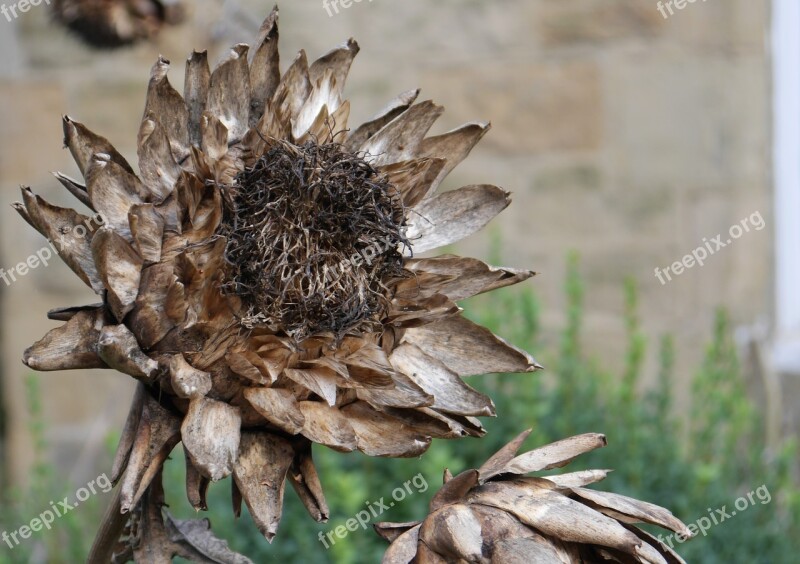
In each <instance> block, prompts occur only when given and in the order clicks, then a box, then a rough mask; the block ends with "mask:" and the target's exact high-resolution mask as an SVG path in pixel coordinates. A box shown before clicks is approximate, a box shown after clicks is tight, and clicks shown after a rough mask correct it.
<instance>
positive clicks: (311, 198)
mask: <svg viewBox="0 0 800 564" xmlns="http://www.w3.org/2000/svg"><path fill="white" fill-rule="evenodd" d="M358 50H359V48H358V45H357V44H356V42H355V41H353V40H350V41H348V42H347V43H345V44H344V45H342V46H340V47H338V48H336V49H334V50H333V51H331V52H330V53H328V54H326V55H324V56H323V57H321V58H320V59H318V60H317V61H316V62H314V63H313V64H311V65H309V64H308V61H307V58H306V55H305V53H304V52H302V51H301V52H300V54H299V55H298V56H297V57H296V58H295V59H294V61H293V62H292V63H291V65H290V66H289V68H288V69H287V70H286V71H285V72H283V73H282V74H281V72H280V70H279V63H278V13H277V8H276V9H275V11H273V12H272V13H271V14H270V15H269V16H268V17H267V19H266V21H265V22H264V24H263V26H262V29H261V32H260V35H259V37H258V39H257V41H256V43H255V45H254V47H253V49H252V50H251V49H250V48H249V47H248V46H247V45H243V44H242V45H236V46H235V47H234V48H233V49H232V51H231V52H230V53H229V54H228V56H227V57H226V58H225V59H224V60H223V61H222V62H221V63H220V64H219V65H218V66H217V67H216V68H215V69H214V71H213V72H212V71H211V70H210V68H209V65H208V61H207V56H206V53H204V52H203V53H198V52H195V53H193V54H192V55H191V56H190V57H189V59H188V61H187V64H186V79H185V91H184V95H183V96H181V95H180V94H179V93H178V92H176V91H175V89H174V88H173V87H172V86H171V84H170V82H169V79H168V78H167V71H168V69H169V61H167V60H166V59H163V58H160V59H159V60H158V61H157V63H156V64H155V66H154V67H153V71H152V75H151V78H150V83H149V87H148V91H147V97H146V102H145V109H144V116H143V119H142V123H141V129H140V132H139V137H138V157H139V163H138V168H139V174H138V175H137V174H135V172H134V170H133V167H131V166H130V164H129V163H128V162H127V161H126V160H125V158H123V156H122V155H121V154H120V153H119V152H118V151H116V149H114V147H113V146H112V145H111V143H110V142H109V141H108V140H107V139H105V138H104V137H101V136H99V135H97V134H95V133H93V132H91V131H90V130H89V129H88V128H86V127H85V126H84V125H82V124H81V123H78V122H77V121H74V120H72V119H71V118H69V117H65V118H64V135H65V145H66V146H67V147H68V148H69V150H70V152H71V153H72V155H73V157H74V158H75V161H76V163H77V165H78V168H79V169H80V171H81V173H82V174H83V177H84V181H78V180H74V179H71V178H69V177H68V176H66V175H63V174H61V173H57V174H56V177H57V179H58V180H59V181H60V182H61V184H63V185H64V187H66V188H67V189H68V190H69V191H70V192H71V193H72V194H73V195H75V196H76V197H77V198H78V199H79V200H80V201H81V202H82V203H83V204H84V205H86V206H87V207H88V208H90V209H91V210H92V211H93V212H96V213H97V214H98V215H97V217H96V218H94V219H90V218H89V217H87V216H85V215H83V214H80V213H78V212H76V211H74V210H71V209H65V208H60V207H56V206H53V205H51V204H49V203H47V202H46V201H44V200H43V199H42V198H40V197H38V196H36V195H34V194H33V192H31V190H30V189H27V188H25V189H23V192H22V196H23V203H20V204H16V209H17V210H18V211H19V213H20V214H21V215H22V216H23V217H24V218H25V219H26V220H27V221H28V222H29V223H30V224H31V225H32V226H33V227H35V228H36V229H37V230H39V231H40V232H41V233H42V234H43V235H44V236H45V237H47V238H48V239H51V240H53V241H56V242H57V245H56V246H57V249H58V251H59V254H60V256H61V257H62V258H63V259H64V261H65V262H66V263H67V264H68V265H69V266H70V268H71V269H72V270H73V271H74V272H75V273H76V274H77V275H78V276H79V277H80V278H81V280H83V281H84V282H85V283H86V284H87V285H88V286H89V287H90V288H92V289H93V290H94V291H95V292H96V293H97V294H99V295H100V296H101V297H102V303H99V304H95V305H89V306H81V307H74V308H66V309H60V310H56V311H52V312H50V317H51V318H52V319H56V320H61V321H64V322H65V324H64V325H62V326H61V327H58V328H56V329H53V330H52V331H51V332H49V333H48V334H47V335H46V336H45V337H44V338H43V339H42V340H41V341H39V342H37V343H36V344H34V345H33V346H32V347H30V348H29V349H28V350H27V351H26V352H25V355H24V362H25V363H26V364H27V365H28V366H30V367H31V368H34V369H37V370H62V369H87V368H104V367H107V368H113V369H116V370H118V371H120V372H122V373H125V374H128V375H130V376H132V377H133V378H135V379H137V380H138V381H139V382H140V385H139V388H138V391H137V394H136V398H135V400H134V402H133V406H132V408H131V411H130V415H129V418H128V422H127V424H126V426H125V430H124V432H123V436H122V440H121V442H120V445H119V448H118V451H117V456H116V459H115V463H114V468H113V471H112V474H113V480H114V481H115V482H116V481H118V480H119V481H120V482H121V486H120V496H121V500H120V508H121V510H122V511H123V512H127V511H130V510H132V509H134V508H135V507H136V506H137V504H138V503H139V501H140V500H141V499H142V498H143V495H144V494H145V492H146V491H147V488H148V486H149V485H150V484H151V482H152V481H153V479H154V477H155V476H156V475H157V474H158V472H159V469H160V468H161V465H162V464H163V462H164V460H165V459H166V458H167V456H168V454H169V453H170V451H171V450H172V449H173V448H174V447H175V445H177V443H178V442H182V443H183V448H184V450H185V452H186V460H187V464H188V468H187V484H186V486H187V494H188V497H189V499H190V501H191V503H192V504H193V505H194V506H195V507H196V508H198V509H202V508H205V506H206V501H205V492H206V488H207V486H208V483H209V481H212V480H219V479H222V478H225V477H226V476H229V475H232V476H233V479H234V480H233V482H234V488H233V500H234V506H235V507H236V508H237V509H236V511H237V513H238V511H239V509H238V508H239V507H241V502H242V500H244V501H245V502H246V503H247V505H248V507H249V508H250V513H251V514H252V515H253V517H254V519H255V522H256V523H257V525H258V527H259V529H260V530H261V532H262V533H263V534H264V535H265V536H266V537H267V538H268V539H271V538H272V537H273V535H274V534H275V532H276V530H277V527H278V522H279V520H280V514H281V505H282V499H283V490H284V480H285V479H288V480H289V481H290V482H291V483H292V485H293V486H294V488H295V490H296V491H297V493H298V495H299V496H300V497H301V499H302V500H303V502H304V503H305V505H306V507H307V508H308V510H309V512H310V513H311V515H312V516H313V517H314V518H315V519H317V520H324V519H326V518H327V515H328V509H327V506H326V504H325V500H324V497H323V495H322V488H321V485H320V480H319V478H318V476H317V473H316V470H315V469H314V465H313V462H312V459H311V444H312V443H319V444H322V445H326V446H328V447H331V448H333V449H336V450H339V451H344V452H348V451H353V450H356V449H358V450H360V451H363V452H365V453H366V454H368V455H373V456H388V457H413V456H418V455H419V454H421V453H422V452H424V451H425V450H426V449H427V448H428V446H429V445H430V442H431V439H432V438H456V437H464V436H481V435H483V434H484V430H483V428H482V426H481V424H480V422H479V421H478V420H477V419H476V418H475V417H476V416H482V415H486V416H491V415H494V405H493V404H492V401H491V400H490V399H489V398H488V397H486V396H485V395H483V394H481V393H479V392H477V391H476V390H474V389H473V388H471V387H470V386H468V385H467V384H466V383H465V382H464V381H463V380H462V377H465V376H471V375H477V374H484V373H488V372H531V371H533V370H535V369H537V368H539V366H538V365H537V364H536V362H535V361H534V360H533V358H531V356H530V355H528V354H527V353H525V352H523V351H521V350H519V349H517V348H515V347H513V346H511V345H509V344H507V343H506V342H505V341H503V340H502V339H500V338H499V337H497V336H495V335H493V334H492V333H491V332H490V331H488V330H486V329H484V328H483V327H480V326H478V325H476V324H474V323H472V322H471V321H469V320H467V319H466V318H464V317H462V315H461V310H460V308H459V307H458V306H457V305H456V302H457V301H459V300H462V299H464V298H468V297H470V296H473V295H476V294H479V293H482V292H487V291H490V290H493V289H496V288H500V287H503V286H508V285H510V284H515V283H517V282H520V281H522V280H525V279H527V278H529V277H530V276H532V275H533V273H532V272H530V271H525V270H514V269H507V268H495V267H492V266H489V265H486V264H484V263H483V262H481V261H478V260H475V259H467V258H461V257H457V256H451V255H446V256H439V257H435V258H412V256H411V253H412V252H415V253H419V252H424V251H428V250H431V249H435V248H438V247H441V246H443V245H448V244H450V243H453V242H455V241H458V240H460V239H462V238H464V237H466V236H468V235H470V234H472V233H474V232H476V231H478V230H479V229H481V228H482V227H483V226H484V225H485V224H486V223H487V222H488V221H489V220H491V219H492V218H493V217H494V216H495V215H497V214H498V213H499V212H500V211H502V210H503V209H504V208H505V207H506V206H507V205H508V204H509V198H508V196H509V195H508V193H507V192H505V191H504V190H502V189H500V188H497V187H495V186H489V185H472V186H466V187H464V188H460V189H457V190H453V191H449V192H439V191H438V188H439V186H440V185H441V182H442V180H443V179H444V178H445V177H446V176H447V174H448V173H449V172H450V171H451V170H453V169H454V168H455V167H456V166H457V165H458V164H459V163H460V162H461V161H462V160H463V159H464V158H466V156H467V155H468V154H469V152H470V151H471V150H472V148H473V147H474V146H475V144H476V143H477V142H478V141H479V140H480V139H481V137H483V135H484V134H485V133H486V131H487V130H488V125H486V124H477V123H476V124H467V125H465V126H463V127H460V128H458V129H456V130H454V131H451V132H449V133H445V134H443V135H438V136H429V137H426V134H427V132H428V130H429V129H430V127H431V126H432V125H433V123H434V121H435V120H436V119H437V118H438V117H439V115H440V114H441V112H442V108H441V107H439V106H436V105H434V104H433V103H432V102H422V103H418V104H414V101H415V99H416V97H417V94H418V91H410V92H406V93H404V94H401V95H400V96H399V97H398V98H397V99H396V100H394V101H392V102H391V103H390V104H389V105H388V107H387V108H386V109H385V110H383V111H382V112H380V113H379V114H378V115H377V116H376V117H375V118H373V119H372V120H370V121H369V122H367V123H365V124H363V125H361V126H359V127H357V128H354V129H352V130H350V129H348V126H347V120H348V115H349V110H350V106H349V103H348V102H347V101H345V100H343V98H342V92H343V88H344V84H345V79H346V77H347V74H348V71H349V69H350V65H351V63H352V61H353V58H354V57H355V55H356V53H357V52H358ZM81 226H83V227H81ZM78 227H81V229H77V228H78Z"/></svg>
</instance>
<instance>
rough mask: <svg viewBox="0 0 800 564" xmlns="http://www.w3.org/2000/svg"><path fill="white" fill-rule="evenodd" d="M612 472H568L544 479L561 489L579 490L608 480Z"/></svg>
mask: <svg viewBox="0 0 800 564" xmlns="http://www.w3.org/2000/svg"><path fill="white" fill-rule="evenodd" d="M609 472H611V470H580V471H578V472H568V473H566V474H558V475H557V476H545V477H544V478H545V479H546V480H547V481H549V482H553V483H554V484H555V485H556V486H558V487H559V488H578V487H581V486H587V485H589V484H594V483H596V482H600V481H602V480H605V479H606V476H608V473H609Z"/></svg>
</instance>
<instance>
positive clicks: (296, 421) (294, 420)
mask: <svg viewBox="0 0 800 564" xmlns="http://www.w3.org/2000/svg"><path fill="white" fill-rule="evenodd" d="M244 398H245V399H246V400H247V401H248V402H249V403H250V404H251V405H252V406H253V407H254V408H255V409H256V411H258V413H260V414H261V415H262V416H263V417H264V419H266V420H267V421H269V422H270V423H272V424H273V425H275V426H276V427H277V428H278V429H280V430H282V431H285V432H287V433H289V434H290V435H299V434H300V432H301V431H302V430H303V424H304V423H305V417H303V414H302V412H301V411H300V408H299V407H298V405H297V400H296V399H295V397H294V394H292V393H291V392H290V391H289V390H282V389H279V388H246V389H245V390H244Z"/></svg>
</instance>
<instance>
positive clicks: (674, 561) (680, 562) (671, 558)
mask: <svg viewBox="0 0 800 564" xmlns="http://www.w3.org/2000/svg"><path fill="white" fill-rule="evenodd" d="M622 526H623V527H625V528H626V529H628V530H629V531H630V532H632V533H633V534H634V535H636V536H637V537H639V538H640V539H642V540H643V541H645V542H646V543H648V544H649V545H651V546H652V547H653V548H655V549H656V550H657V551H658V552H659V553H660V554H661V556H663V557H664V560H666V561H667V564H686V561H685V560H684V559H683V558H681V556H680V555H679V554H678V553H677V552H675V551H674V550H672V549H671V548H670V547H668V546H667V545H666V544H665V543H663V542H661V541H660V540H658V539H657V538H656V537H654V536H653V535H651V534H650V533H648V532H646V531H643V530H642V529H639V528H638V527H634V526H633V525H626V524H625V523H623V524H622Z"/></svg>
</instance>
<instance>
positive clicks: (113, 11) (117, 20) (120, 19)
mask: <svg viewBox="0 0 800 564" xmlns="http://www.w3.org/2000/svg"><path fill="white" fill-rule="evenodd" d="M51 9H52V13H53V17H54V19H55V20H56V21H57V22H59V23H61V24H62V25H64V26H66V27H67V28H69V29H70V30H71V31H73V32H74V33H75V34H77V35H78V36H79V37H80V38H81V39H82V40H83V41H85V42H86V43H87V44H89V45H91V46H92V47H97V48H113V47H121V46H123V45H128V44H130V43H135V42H136V41H139V40H142V39H150V38H152V37H153V36H154V35H156V34H157V33H158V32H159V30H160V29H161V28H162V27H163V26H164V25H175V24H178V23H181V22H182V21H183V20H184V17H185V6H184V4H183V2H181V1H180V0H52V3H51Z"/></svg>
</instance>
